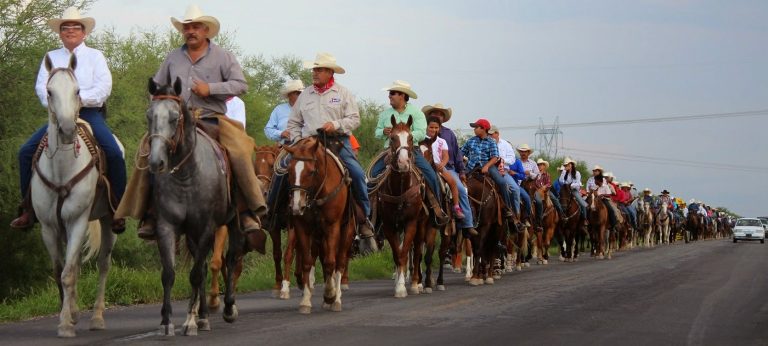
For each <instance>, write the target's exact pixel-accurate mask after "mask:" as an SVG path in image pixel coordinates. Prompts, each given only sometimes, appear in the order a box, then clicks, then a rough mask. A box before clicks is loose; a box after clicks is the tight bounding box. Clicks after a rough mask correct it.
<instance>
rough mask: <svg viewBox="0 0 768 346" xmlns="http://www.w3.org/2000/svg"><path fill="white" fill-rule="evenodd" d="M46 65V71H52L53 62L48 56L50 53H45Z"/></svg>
mask: <svg viewBox="0 0 768 346" xmlns="http://www.w3.org/2000/svg"><path fill="white" fill-rule="evenodd" d="M72 55H74V54H72ZM44 65H45V70H46V71H48V72H51V70H53V62H51V57H50V56H48V54H46V55H45V63H44Z"/></svg>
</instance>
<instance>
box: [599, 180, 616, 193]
mask: <svg viewBox="0 0 768 346" xmlns="http://www.w3.org/2000/svg"><path fill="white" fill-rule="evenodd" d="M612 194H613V189H612V187H611V184H608V183H607V182H603V185H600V186H598V187H597V195H598V196H610V195H612Z"/></svg>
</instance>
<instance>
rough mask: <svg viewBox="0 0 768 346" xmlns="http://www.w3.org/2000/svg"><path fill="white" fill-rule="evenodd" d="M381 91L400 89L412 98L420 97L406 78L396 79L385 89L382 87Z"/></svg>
mask: <svg viewBox="0 0 768 346" xmlns="http://www.w3.org/2000/svg"><path fill="white" fill-rule="evenodd" d="M381 91H399V92H401V93H405V94H407V95H408V96H409V97H410V98H412V99H414V100H415V99H417V98H419V97H418V96H417V95H416V92H415V91H413V90H412V89H411V84H410V83H408V82H406V81H404V80H396V81H394V82H392V85H390V86H388V87H386V88H384V89H381Z"/></svg>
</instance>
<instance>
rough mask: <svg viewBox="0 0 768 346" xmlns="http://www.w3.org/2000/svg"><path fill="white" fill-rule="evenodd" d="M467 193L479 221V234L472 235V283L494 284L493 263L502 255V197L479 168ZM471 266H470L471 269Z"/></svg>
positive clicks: (469, 182)
mask: <svg viewBox="0 0 768 346" xmlns="http://www.w3.org/2000/svg"><path fill="white" fill-rule="evenodd" d="M467 190H468V191H467V193H468V194H469V204H470V205H471V207H472V218H473V219H474V220H475V222H476V223H477V226H476V227H475V229H476V230H477V233H478V234H477V235H476V236H470V241H471V243H472V254H473V256H472V257H473V261H472V267H473V268H472V277H471V278H470V280H469V284H470V285H472V286H477V285H482V284H484V283H485V284H493V283H494V278H493V272H492V271H493V269H494V268H493V265H494V263H495V262H496V259H497V258H498V254H499V247H498V244H499V241H500V240H502V236H501V234H502V233H503V232H502V229H503V228H502V227H503V226H504V223H503V220H502V217H501V206H502V205H501V203H502V202H501V198H500V196H499V192H498V191H496V185H495V184H494V183H493V181H492V180H491V179H490V178H489V177H488V176H485V175H483V174H482V173H480V171H479V170H474V171H472V172H471V173H470V174H469V176H468V177H467ZM468 269H469V268H468Z"/></svg>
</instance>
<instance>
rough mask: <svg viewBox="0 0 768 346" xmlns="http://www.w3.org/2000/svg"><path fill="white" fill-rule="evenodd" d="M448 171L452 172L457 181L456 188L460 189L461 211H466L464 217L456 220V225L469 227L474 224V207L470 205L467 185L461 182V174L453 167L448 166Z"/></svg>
mask: <svg viewBox="0 0 768 346" xmlns="http://www.w3.org/2000/svg"><path fill="white" fill-rule="evenodd" d="M445 171H446V172H448V173H450V174H451V176H452V177H453V180H455V181H456V189H457V190H459V207H460V208H461V212H462V213H464V219H461V220H456V227H458V228H469V227H472V226H473V225H474V223H473V220H472V207H471V206H470V205H469V196H468V195H467V187H466V186H464V183H462V182H461V179H460V178H459V174H458V173H456V171H454V170H453V169H449V168H446V169H445Z"/></svg>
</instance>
